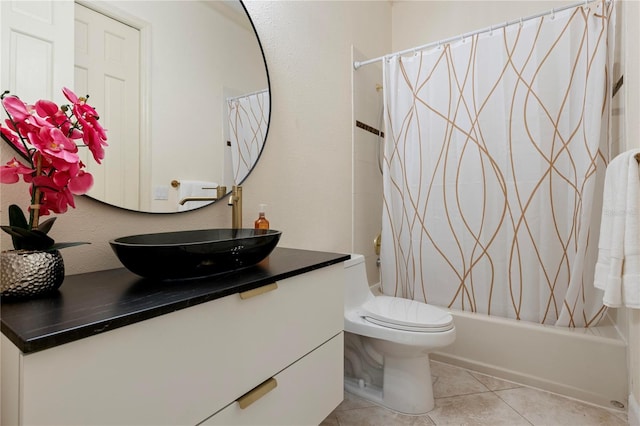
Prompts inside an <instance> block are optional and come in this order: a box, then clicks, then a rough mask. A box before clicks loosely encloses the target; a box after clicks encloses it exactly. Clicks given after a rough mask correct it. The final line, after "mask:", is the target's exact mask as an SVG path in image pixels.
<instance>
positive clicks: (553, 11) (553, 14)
mask: <svg viewBox="0 0 640 426" xmlns="http://www.w3.org/2000/svg"><path fill="white" fill-rule="evenodd" d="M551 19H556V9H555V8H552V9H551Z"/></svg>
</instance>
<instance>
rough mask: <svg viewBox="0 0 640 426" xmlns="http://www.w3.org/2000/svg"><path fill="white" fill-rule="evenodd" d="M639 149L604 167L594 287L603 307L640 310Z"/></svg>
mask: <svg viewBox="0 0 640 426" xmlns="http://www.w3.org/2000/svg"><path fill="white" fill-rule="evenodd" d="M637 154H640V149H633V150H630V151H626V152H624V153H622V154H620V155H618V156H617V157H615V158H614V159H613V160H611V162H610V163H609V166H607V171H606V174H605V179H604V194H603V204H602V222H601V224H600V241H599V242H598V262H597V263H596V271H595V277H594V285H595V287H597V288H599V289H601V290H604V296H603V298H602V301H603V303H604V304H605V305H607V306H610V307H613V308H618V307H621V306H626V307H629V308H635V309H640V213H639V212H640V166H639V165H638V161H637V160H636V158H635V156H636V155H637Z"/></svg>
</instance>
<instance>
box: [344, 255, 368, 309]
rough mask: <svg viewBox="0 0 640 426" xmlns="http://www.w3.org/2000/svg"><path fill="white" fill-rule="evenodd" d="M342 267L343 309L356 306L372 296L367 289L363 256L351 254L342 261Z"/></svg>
mask: <svg viewBox="0 0 640 426" xmlns="http://www.w3.org/2000/svg"><path fill="white" fill-rule="evenodd" d="M344 269H345V274H344V277H345V285H344V306H345V309H353V308H357V307H359V306H360V305H362V304H363V303H364V302H366V301H367V300H368V299H370V298H373V297H374V296H373V294H372V293H371V290H369V282H368V281H367V267H366V264H365V261H364V256H363V255H361V254H352V255H351V259H349V260H345V261H344Z"/></svg>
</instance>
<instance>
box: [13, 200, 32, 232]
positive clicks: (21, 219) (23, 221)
mask: <svg viewBox="0 0 640 426" xmlns="http://www.w3.org/2000/svg"><path fill="white" fill-rule="evenodd" d="M9 225H11V226H15V227H18V228H22V229H29V222H27V218H26V217H25V215H24V213H23V212H22V209H21V208H20V207H18V206H17V205H15V204H11V205H10V206H9Z"/></svg>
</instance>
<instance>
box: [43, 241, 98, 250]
mask: <svg viewBox="0 0 640 426" xmlns="http://www.w3.org/2000/svg"><path fill="white" fill-rule="evenodd" d="M83 244H91V243H88V242H85V241H79V242H72V243H55V244H54V245H52V246H51V247H50V248H49V249H48V251H50V250H60V249H63V248H65V247H75V246H80V245H83Z"/></svg>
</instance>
